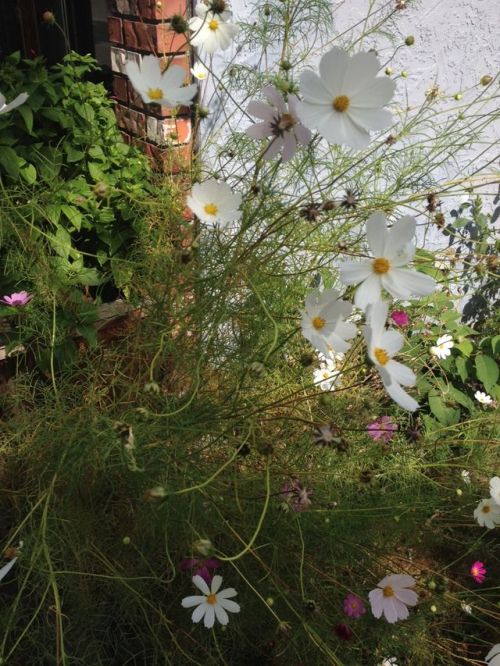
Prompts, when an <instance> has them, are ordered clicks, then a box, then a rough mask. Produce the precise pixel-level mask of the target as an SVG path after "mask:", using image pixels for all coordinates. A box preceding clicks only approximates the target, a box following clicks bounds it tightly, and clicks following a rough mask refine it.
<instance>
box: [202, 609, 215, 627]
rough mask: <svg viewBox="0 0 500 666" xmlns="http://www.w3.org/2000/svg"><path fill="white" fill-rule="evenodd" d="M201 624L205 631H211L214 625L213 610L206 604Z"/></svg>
mask: <svg viewBox="0 0 500 666" xmlns="http://www.w3.org/2000/svg"><path fill="white" fill-rule="evenodd" d="M203 624H204V625H205V627H206V628H207V629H211V628H212V627H213V626H214V624H215V610H214V607H213V606H212V605H211V604H207V607H206V610H205V617H204V618H203Z"/></svg>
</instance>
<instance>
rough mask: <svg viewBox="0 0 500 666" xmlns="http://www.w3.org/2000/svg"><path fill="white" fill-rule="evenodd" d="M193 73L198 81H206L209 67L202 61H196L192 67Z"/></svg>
mask: <svg viewBox="0 0 500 666" xmlns="http://www.w3.org/2000/svg"><path fill="white" fill-rule="evenodd" d="M191 74H192V75H193V76H194V78H195V79H198V81H204V80H205V79H206V78H207V77H208V69H207V68H206V67H205V65H202V64H201V62H196V63H195V64H194V65H193V67H191Z"/></svg>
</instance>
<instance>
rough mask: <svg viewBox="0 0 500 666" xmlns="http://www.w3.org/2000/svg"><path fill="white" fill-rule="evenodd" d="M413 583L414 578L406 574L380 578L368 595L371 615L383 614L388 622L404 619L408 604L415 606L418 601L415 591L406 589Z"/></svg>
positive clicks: (378, 615)
mask: <svg viewBox="0 0 500 666" xmlns="http://www.w3.org/2000/svg"><path fill="white" fill-rule="evenodd" d="M415 583H416V580H415V579H414V578H412V577H411V576H408V575H407V574H391V575H390V576H386V577H385V578H382V580H381V581H380V582H379V583H378V584H377V587H376V588H375V589H374V590H372V591H371V592H370V593H369V595H368V597H369V599H370V604H371V607H372V613H373V615H374V616H375V617H377V618H379V617H381V616H382V614H383V615H384V616H385V619H386V620H387V622H389V623H390V624H393V623H394V622H397V621H398V620H406V618H407V617H408V616H409V612H408V606H415V604H416V603H417V601H418V595H417V593H416V592H414V591H413V590H409V589H408V588H409V587H413V585H415Z"/></svg>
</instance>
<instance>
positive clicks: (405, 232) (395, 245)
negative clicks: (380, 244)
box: [384, 215, 417, 261]
mask: <svg viewBox="0 0 500 666" xmlns="http://www.w3.org/2000/svg"><path fill="white" fill-rule="evenodd" d="M416 227H417V222H416V220H415V218H414V217H410V216H409V215H405V216H404V217H401V218H399V220H397V221H396V222H395V223H394V224H393V225H392V228H391V229H390V230H389V232H388V234H387V238H386V241H385V246H384V257H386V258H387V259H389V261H390V260H391V259H392V258H393V257H396V256H398V255H399V254H400V253H401V252H403V251H404V249H405V246H406V245H407V244H408V243H409V242H410V241H411V240H412V239H413V237H414V236H415V229H416Z"/></svg>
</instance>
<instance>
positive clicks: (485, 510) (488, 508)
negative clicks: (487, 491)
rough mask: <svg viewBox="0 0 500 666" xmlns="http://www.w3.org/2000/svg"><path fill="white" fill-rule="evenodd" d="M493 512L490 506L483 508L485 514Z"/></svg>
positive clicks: (486, 505)
mask: <svg viewBox="0 0 500 666" xmlns="http://www.w3.org/2000/svg"><path fill="white" fill-rule="evenodd" d="M490 511H491V507H490V505H489V504H485V505H484V506H483V508H482V512H483V513H489V512H490Z"/></svg>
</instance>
